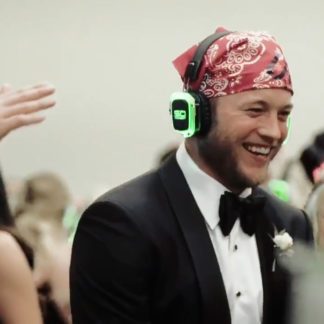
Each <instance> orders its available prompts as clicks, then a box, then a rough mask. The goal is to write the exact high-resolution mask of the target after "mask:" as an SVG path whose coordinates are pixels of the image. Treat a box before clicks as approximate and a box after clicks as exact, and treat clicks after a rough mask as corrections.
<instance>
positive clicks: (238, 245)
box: [70, 29, 312, 324]
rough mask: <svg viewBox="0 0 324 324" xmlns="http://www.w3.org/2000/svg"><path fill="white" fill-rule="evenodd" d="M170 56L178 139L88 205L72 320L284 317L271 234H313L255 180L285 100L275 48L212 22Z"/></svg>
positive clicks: (282, 123) (270, 41) (275, 144)
mask: <svg viewBox="0 0 324 324" xmlns="http://www.w3.org/2000/svg"><path fill="white" fill-rule="evenodd" d="M174 65H175V67H176V69H177V70H178V72H179V74H180V76H181V77H182V80H183V82H184V88H185V90H186V91H185V92H183V93H177V94H175V95H173V96H172V99H171V109H170V111H171V115H172V118H173V126H174V128H175V129H176V130H177V131H178V132H180V133H182V134H183V135H184V136H185V138H186V139H185V141H184V143H183V144H182V145H181V146H180V148H179V149H178V151H177V153H176V156H175V157H171V158H170V159H169V160H168V161H166V162H165V163H164V165H162V166H161V167H160V168H159V169H157V170H154V171H151V172H149V173H146V174H144V175H142V176H140V177H138V178H136V179H134V180H131V181H129V182H127V183H125V184H123V185H121V186H119V187H118V188H115V189H113V190H111V191H110V192H108V193H106V194H105V195H103V196H102V197H100V198H99V199H98V200H97V201H96V202H95V203H93V204H92V205H91V206H90V207H89V208H88V209H87V210H86V211H85V213H84V215H83V216H82V218H81V221H80V223H79V227H78V230H77V233H76V237H75V241H74V246H73V252H72V261H71V272H70V280H71V305H72V315H73V323H75V324H80V323H115V324H117V323H118V324H135V323H136V324H144V323H145V324H149V323H150V324H173V323H174V324H261V323H263V324H266V323H268V324H274V323H276V324H280V323H284V321H285V316H286V314H285V313H286V310H287V309H288V306H289V304H288V299H289V285H290V281H289V275H288V274H287V273H286V272H285V271H284V269H282V268H281V267H280V264H279V263H278V262H277V260H276V256H277V254H278V253H277V252H278V251H277V250H280V249H281V248H285V247H283V246H278V247H275V246H274V245H275V244H274V241H273V238H274V236H275V234H276V233H278V232H281V231H285V232H286V234H285V237H288V238H289V240H290V237H292V238H293V239H294V242H295V241H296V240H301V241H304V242H306V243H311V242H312V233H311V228H310V225H309V222H308V221H307V217H306V215H305V214H304V212H303V211H301V210H297V209H295V208H293V207H290V206H288V205H286V204H284V203H283V202H281V201H279V200H277V199H276V198H275V197H273V196H270V195H269V194H267V193H266V192H264V191H263V190H262V189H260V188H259V187H258V185H259V184H260V183H262V182H263V181H264V180H265V178H266V177H267V172H268V166H269V163H270V161H271V160H272V159H273V158H274V156H275V155H276V154H277V152H278V151H279V149H280V147H281V145H282V143H283V141H284V140H285V138H286V136H287V132H288V126H287V121H288V117H289V114H290V112H291V110H292V103H291V99H292V95H293V90H292V84H291V79H290V74H289V70H288V66H287V62H286V60H285V58H284V56H283V53H282V50H281V48H280V46H279V45H278V43H277V42H276V41H275V39H274V38H273V37H272V36H270V35H268V34H267V33H262V32H228V31H226V30H224V29H218V30H217V31H216V33H215V34H213V35H211V36H210V37H208V38H207V39H205V40H204V41H203V42H202V43H200V45H199V46H193V47H192V48H191V49H189V50H188V51H186V52H185V53H184V54H182V55H181V56H179V57H178V58H177V59H176V60H175V61H174ZM289 240H288V242H287V243H288V245H289V243H290V242H289ZM279 252H280V251H279ZM281 252H282V251H281Z"/></svg>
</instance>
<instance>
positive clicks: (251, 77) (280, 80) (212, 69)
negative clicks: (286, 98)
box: [174, 29, 293, 98]
mask: <svg viewBox="0 0 324 324" xmlns="http://www.w3.org/2000/svg"><path fill="white" fill-rule="evenodd" d="M218 31H220V30H216V32H218ZM221 31H224V29H222V30H221ZM196 48H197V46H196V47H195V49H196ZM193 55H194V48H191V49H190V50H189V51H187V52H185V53H184V54H182V55H181V56H180V57H178V58H177V59H176V60H175V61H174V65H175V67H176V68H177V69H178V71H179V72H180V75H181V76H182V79H183V80H184V73H183V67H185V64H186V63H187V64H188V62H189V61H190V59H191V58H192V57H193ZM190 56H191V57H190ZM184 81H186V80H184ZM267 88H282V89H286V90H288V91H290V92H291V93H293V90H292V84H291V79H290V74H289V69H288V66H287V62H286V60H285V58H284V56H283V53H282V50H281V48H280V46H279V45H278V44H277V42H276V41H275V39H274V38H273V37H272V36H271V35H269V34H268V33H266V32H233V33H230V34H228V35H226V36H224V37H222V38H220V39H218V40H217V41H216V42H214V43H213V44H212V45H211V46H210V47H209V48H208V50H207V52H206V54H205V56H204V58H203V62H202V68H201V71H200V75H199V77H198V80H197V81H195V82H191V83H189V86H188V90H199V91H200V92H202V93H204V94H205V95H206V96H207V97H208V98H212V97H219V96H225V95H229V94H234V93H238V92H242V91H247V90H253V89H267Z"/></svg>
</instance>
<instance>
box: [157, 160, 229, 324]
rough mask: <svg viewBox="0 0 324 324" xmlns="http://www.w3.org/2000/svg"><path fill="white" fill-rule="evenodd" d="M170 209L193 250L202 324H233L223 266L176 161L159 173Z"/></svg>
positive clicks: (170, 161) (190, 248)
mask: <svg viewBox="0 0 324 324" xmlns="http://www.w3.org/2000/svg"><path fill="white" fill-rule="evenodd" d="M159 175H160V177H161V180H162V183H163V185H164V187H165V190H166V193H167V196H168V199H169V201H170V205H171V206H172V209H173V212H174V215H175V217H176V219H177V221H178V224H179V226H180V229H181V232H182V234H183V237H184V240H185V242H186V244H187V247H188V249H189V252H190V255H191V258H192V263H193V266H194V269H195V272H196V275H197V279H198V283H199V288H200V292H201V299H202V314H203V319H202V322H201V324H210V323H222V324H230V323H231V318H230V311H229V306H228V301H227V297H226V291H225V287H224V283H223V279H222V276H221V272H220V268H219V264H218V261H217V258H216V255H215V252H214V248H213V246H212V243H211V240H210V238H209V234H208V231H207V228H206V224H205V221H204V218H203V216H202V214H201V212H200V210H199V208H198V206H197V204H196V202H195V200H194V197H193V195H192V193H191V191H190V189H189V187H188V185H187V182H186V180H185V178H184V176H183V174H182V171H181V170H180V168H179V166H178V164H177V162H176V159H175V157H173V158H171V159H169V160H168V161H167V162H166V163H165V164H164V165H163V166H162V168H161V169H160V170H159Z"/></svg>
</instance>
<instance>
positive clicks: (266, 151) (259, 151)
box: [247, 145, 270, 155]
mask: <svg viewBox="0 0 324 324" xmlns="http://www.w3.org/2000/svg"><path fill="white" fill-rule="evenodd" d="M247 149H248V150H249V151H251V152H253V153H257V154H262V155H268V154H269V153H270V147H260V146H252V145H248V146H247Z"/></svg>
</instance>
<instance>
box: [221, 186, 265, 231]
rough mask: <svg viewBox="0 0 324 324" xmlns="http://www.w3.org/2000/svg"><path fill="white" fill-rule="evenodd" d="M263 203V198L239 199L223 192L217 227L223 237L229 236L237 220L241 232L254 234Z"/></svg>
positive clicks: (249, 197) (230, 193)
mask: <svg viewBox="0 0 324 324" xmlns="http://www.w3.org/2000/svg"><path fill="white" fill-rule="evenodd" d="M264 203H265V197H264V196H261V195H250V196H248V197H247V198H241V197H238V196H237V195H235V194H233V193H232V192H228V191H225V193H224V194H223V195H222V196H221V199H220V204H219V218H220V220H219V226H220V228H221V230H222V233H223V235H224V236H227V235H229V233H230V232H231V230H232V228H233V226H234V223H235V221H236V220H237V219H238V218H239V219H240V223H241V227H242V230H243V231H244V232H245V233H246V234H248V235H250V236H252V235H253V234H254V233H255V229H256V224H257V220H258V216H260V213H261V211H262V209H263V206H264ZM258 214H259V215H258Z"/></svg>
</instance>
